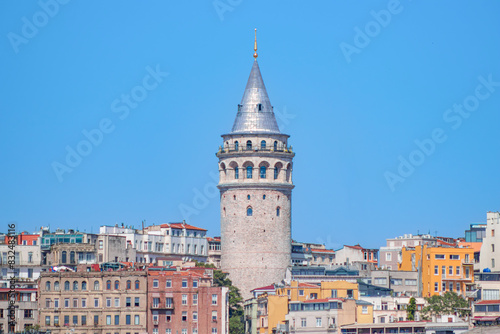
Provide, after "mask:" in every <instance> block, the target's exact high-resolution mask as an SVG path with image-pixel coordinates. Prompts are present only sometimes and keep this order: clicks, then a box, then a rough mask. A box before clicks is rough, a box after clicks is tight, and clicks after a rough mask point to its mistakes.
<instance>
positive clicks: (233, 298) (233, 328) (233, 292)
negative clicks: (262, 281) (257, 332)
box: [196, 262, 245, 334]
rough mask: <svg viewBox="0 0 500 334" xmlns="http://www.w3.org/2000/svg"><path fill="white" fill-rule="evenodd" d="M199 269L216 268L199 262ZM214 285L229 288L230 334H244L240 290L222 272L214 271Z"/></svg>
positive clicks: (197, 264)
mask: <svg viewBox="0 0 500 334" xmlns="http://www.w3.org/2000/svg"><path fill="white" fill-rule="evenodd" d="M196 266H197V267H203V268H215V266H214V265H213V264H211V263H210V264H209V263H202V262H197V263H196ZM213 275H214V276H213V279H214V285H215V286H225V287H227V288H229V291H228V295H229V333H230V334H243V333H244V332H245V326H244V324H243V307H242V306H241V303H242V301H243V298H241V295H240V290H238V288H237V287H235V286H233V282H231V280H230V279H229V278H228V277H227V273H224V272H222V271H221V270H217V269H216V270H214V274H213Z"/></svg>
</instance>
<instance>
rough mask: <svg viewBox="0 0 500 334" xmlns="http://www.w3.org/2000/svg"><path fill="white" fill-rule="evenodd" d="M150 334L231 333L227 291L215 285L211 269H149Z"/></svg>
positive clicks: (148, 313)
mask: <svg viewBox="0 0 500 334" xmlns="http://www.w3.org/2000/svg"><path fill="white" fill-rule="evenodd" d="M147 273H148V289H147V296H148V298H147V300H148V304H147V305H148V311H147V324H148V333H151V334H158V333H162V334H163V333H166V334H188V333H189V334H191V333H194V334H208V333H211V334H226V333H228V320H229V319H228V312H229V310H228V300H227V299H228V296H227V293H228V288H226V287H216V286H213V284H212V270H210V269H203V268H201V269H200V268H192V269H185V270H175V269H172V270H168V269H166V268H155V267H150V268H148V271H147Z"/></svg>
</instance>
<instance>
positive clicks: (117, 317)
mask: <svg viewBox="0 0 500 334" xmlns="http://www.w3.org/2000/svg"><path fill="white" fill-rule="evenodd" d="M119 324H120V316H119V315H115V325H119Z"/></svg>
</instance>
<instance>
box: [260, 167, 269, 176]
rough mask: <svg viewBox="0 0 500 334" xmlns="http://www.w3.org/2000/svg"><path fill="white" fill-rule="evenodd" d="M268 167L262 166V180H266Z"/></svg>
mask: <svg viewBox="0 0 500 334" xmlns="http://www.w3.org/2000/svg"><path fill="white" fill-rule="evenodd" d="M266 169H267V168H266V166H260V178H261V179H265V178H266Z"/></svg>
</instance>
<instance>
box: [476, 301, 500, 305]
mask: <svg viewBox="0 0 500 334" xmlns="http://www.w3.org/2000/svg"><path fill="white" fill-rule="evenodd" d="M490 304H500V300H481V301H480V302H477V303H476V305H490Z"/></svg>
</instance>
